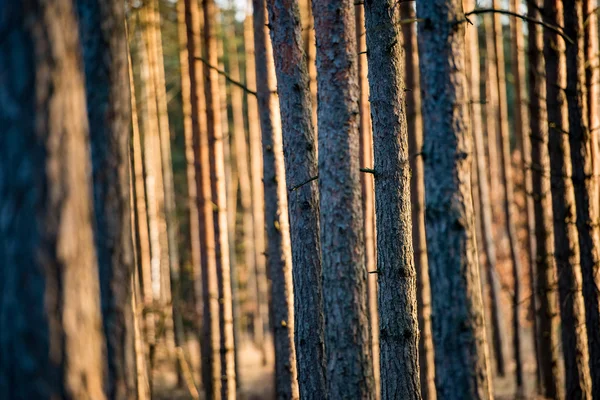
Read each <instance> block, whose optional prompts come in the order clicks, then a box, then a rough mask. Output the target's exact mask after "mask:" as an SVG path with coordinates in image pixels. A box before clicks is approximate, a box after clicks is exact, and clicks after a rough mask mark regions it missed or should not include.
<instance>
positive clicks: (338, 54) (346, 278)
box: [312, 0, 374, 399]
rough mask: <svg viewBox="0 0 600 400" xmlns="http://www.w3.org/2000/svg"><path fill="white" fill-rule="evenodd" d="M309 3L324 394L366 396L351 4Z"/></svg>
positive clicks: (369, 391) (369, 375)
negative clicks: (315, 100)
mask: <svg viewBox="0 0 600 400" xmlns="http://www.w3.org/2000/svg"><path fill="white" fill-rule="evenodd" d="M312 8H313V15H314V18H315V36H316V39H317V72H318V75H317V82H318V88H319V108H318V119H319V138H318V141H319V193H320V196H321V210H320V223H321V257H322V263H323V304H324V311H325V327H326V329H325V352H326V353H325V354H326V360H327V370H326V371H327V372H326V374H327V394H328V395H330V396H332V397H337V398H340V399H357V398H362V399H371V398H373V397H374V395H373V369H372V365H371V349H370V347H369V326H368V311H367V301H366V289H367V281H366V275H367V274H366V271H365V266H364V254H363V251H364V250H363V246H364V235H363V231H362V228H363V222H362V219H363V216H362V210H361V195H360V177H359V167H360V166H359V139H360V138H359V130H358V123H359V110H358V94H359V92H358V77H357V73H356V72H357V71H356V64H357V55H356V31H355V26H356V25H355V15H354V4H353V2H352V1H350V0H315V1H313V3H312Z"/></svg>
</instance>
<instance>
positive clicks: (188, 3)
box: [185, 0, 221, 400]
mask: <svg viewBox="0 0 600 400" xmlns="http://www.w3.org/2000/svg"><path fill="white" fill-rule="evenodd" d="M201 21H202V17H201V14H200V10H199V9H198V4H197V2H195V1H194V0H185V22H186V28H187V30H186V32H187V48H188V68H189V74H190V100H191V106H192V107H191V111H192V138H193V140H192V141H193V148H194V159H195V163H194V167H195V176H196V190H197V197H196V204H197V208H198V216H199V229H200V238H201V240H200V266H201V279H202V303H203V306H204V310H203V314H202V337H201V339H200V344H201V354H202V357H201V360H202V366H201V369H202V384H203V386H204V394H205V398H206V399H209V400H216V399H218V398H219V397H220V395H221V367H220V366H221V360H220V334H219V299H218V293H217V290H218V289H217V286H218V285H217V274H216V268H217V267H216V255H215V231H214V223H213V205H212V190H211V185H210V168H209V163H210V160H209V157H210V155H209V149H208V143H209V142H208V132H207V129H206V104H205V98H204V80H203V70H204V68H203V65H202V64H201V62H200V61H199V60H198V57H200V55H201V40H200V28H201V23H202V22H201Z"/></svg>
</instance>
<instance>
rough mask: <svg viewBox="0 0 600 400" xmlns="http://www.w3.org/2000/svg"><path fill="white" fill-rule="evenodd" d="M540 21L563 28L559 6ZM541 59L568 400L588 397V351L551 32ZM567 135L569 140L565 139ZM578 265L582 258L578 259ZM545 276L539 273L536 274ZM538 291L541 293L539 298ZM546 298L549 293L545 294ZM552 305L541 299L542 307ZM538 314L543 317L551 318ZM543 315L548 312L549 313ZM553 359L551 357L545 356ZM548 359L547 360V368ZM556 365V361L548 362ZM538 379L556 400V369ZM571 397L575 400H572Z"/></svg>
mask: <svg viewBox="0 0 600 400" xmlns="http://www.w3.org/2000/svg"><path fill="white" fill-rule="evenodd" d="M544 17H545V20H547V22H548V23H552V24H559V26H564V25H563V22H564V20H563V16H562V1H561V0H546V1H545V2H544ZM544 43H545V49H544V55H545V59H546V91H547V96H546V102H547V103H546V105H547V109H548V125H549V128H550V129H549V142H548V151H549V154H550V176H551V188H552V209H553V213H554V247H555V250H554V254H555V259H556V267H557V273H558V290H559V295H560V313H561V320H562V324H561V325H562V344H563V355H564V362H565V375H566V376H565V381H566V382H565V383H566V393H565V396H566V397H567V398H589V397H590V396H589V395H590V389H591V387H590V385H591V382H590V375H589V369H588V362H589V359H588V351H587V347H586V332H585V330H583V329H581V326H582V325H584V323H585V322H584V308H583V304H582V302H583V301H582V297H581V273H580V270H579V266H580V265H581V264H580V241H579V240H578V235H577V226H576V213H575V209H576V197H575V195H576V194H575V193H574V180H572V179H571V178H572V172H573V166H572V164H571V156H572V152H571V153H569V148H570V144H569V141H568V137H567V136H566V135H565V134H564V132H569V121H568V119H567V101H566V98H565V92H564V90H563V88H564V87H565V83H566V74H565V66H566V65H565V56H564V53H563V50H564V48H565V47H564V41H563V39H562V38H560V37H558V35H556V34H554V33H552V32H551V31H548V30H545V31H544ZM569 136H570V135H569ZM581 261H582V259H581ZM541 273H543V271H538V275H540V274H541ZM544 284H545V285H546V286H544V285H540V290H543V289H544V288H548V287H550V286H551V285H553V284H554V279H552V280H550V277H548V282H547V283H544ZM543 293H544V292H542V293H541V294H543ZM546 293H548V295H550V294H551V292H550V291H547V292H546ZM549 301H550V300H544V299H542V304H541V305H544V303H545V302H549ZM543 311H544V309H542V314H541V317H544V319H550V317H549V314H545V313H544V312H543ZM547 312H551V310H548V311H547ZM540 328H541V329H543V330H542V332H543V334H544V336H546V338H544V340H545V342H542V344H541V346H540V353H542V354H544V353H546V352H550V351H552V350H551V347H552V348H554V347H556V345H557V343H556V342H554V341H552V342H550V341H549V339H554V336H552V335H551V332H550V331H549V329H551V328H552V325H548V322H543V325H541V326H540ZM549 354H551V353H549ZM549 361H550V360H548V361H546V363H548V362H549ZM552 361H554V360H552ZM550 366H551V367H552V368H551V369H550V368H548V365H545V367H546V368H547V369H546V370H545V371H544V373H543V374H542V380H543V381H544V387H545V389H546V395H547V396H548V397H554V396H557V394H556V392H558V389H555V388H554V387H553V386H554V385H556V383H555V382H556V381H557V380H558V372H557V371H555V370H556V368H557V366H555V365H554V362H552V364H551V365H550ZM573 396H574V397H573Z"/></svg>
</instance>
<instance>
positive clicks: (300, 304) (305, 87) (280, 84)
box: [257, 0, 326, 399]
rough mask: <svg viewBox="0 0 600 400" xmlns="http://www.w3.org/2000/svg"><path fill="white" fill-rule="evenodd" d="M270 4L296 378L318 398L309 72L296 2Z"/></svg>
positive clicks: (318, 301)
mask: <svg viewBox="0 0 600 400" xmlns="http://www.w3.org/2000/svg"><path fill="white" fill-rule="evenodd" d="M267 7H268V10H269V20H270V21H271V40H272V45H273V55H274V59H275V68H276V73H277V89H278V93H279V102H280V106H281V124H282V128H283V152H284V156H285V173H286V182H287V187H288V193H289V214H290V224H291V225H290V234H291V239H292V257H293V265H294V269H293V274H294V315H295V324H294V326H295V331H294V342H295V346H296V352H297V364H298V377H299V381H298V383H299V389H300V395H301V397H302V398H307V399H317V398H319V397H321V396H322V395H323V393H325V390H326V385H325V360H324V348H323V340H324V336H323V335H324V319H323V314H322V312H321V311H320V310H322V309H323V292H322V286H321V258H320V250H321V246H320V238H319V194H318V191H317V189H318V186H317V184H316V183H306V184H304V183H305V182H308V181H309V180H310V179H311V178H312V177H314V176H317V174H318V170H317V155H316V151H315V137H314V127H313V123H312V104H311V93H310V86H309V76H308V70H307V64H306V54H305V52H304V50H303V48H302V39H301V33H302V28H301V25H300V16H299V8H298V2H297V1H292V2H291V3H288V2H286V1H283V0H269V1H268V2H267ZM257 49H258V46H257ZM257 65H258V63H257ZM260 75H262V74H260ZM260 75H259V76H260ZM267 89H269V88H268V87H267ZM259 101H260V99H259ZM275 111H276V110H273V112H275ZM265 165H266V164H265ZM265 182H267V181H265ZM265 188H266V186H265ZM267 213H269V210H268V208H267ZM275 321H277V319H275Z"/></svg>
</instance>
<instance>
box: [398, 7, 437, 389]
mask: <svg viewBox="0 0 600 400" xmlns="http://www.w3.org/2000/svg"><path fill="white" fill-rule="evenodd" d="M401 17H402V19H406V20H410V19H414V18H415V17H416V11H415V6H414V5H413V4H412V3H407V4H404V5H403V7H402V8H401ZM402 34H403V35H404V48H405V50H406V57H405V63H406V78H405V79H406V82H405V86H406V88H407V89H408V91H407V92H406V122H407V127H408V150H409V151H408V154H409V157H410V169H411V173H412V174H411V199H410V203H411V207H412V238H413V251H414V257H415V269H416V272H417V318H418V322H419V329H420V336H419V370H420V372H421V396H422V397H423V400H435V399H436V393H435V366H434V359H433V353H434V351H433V342H432V340H433V339H432V337H431V289H430V283H429V269H428V266H427V239H426V237H425V182H424V177H423V157H422V156H421V154H422V153H421V152H422V149H423V118H422V115H421V91H420V90H419V87H420V83H419V79H420V76H419V53H418V49H417V25H416V24H402Z"/></svg>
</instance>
